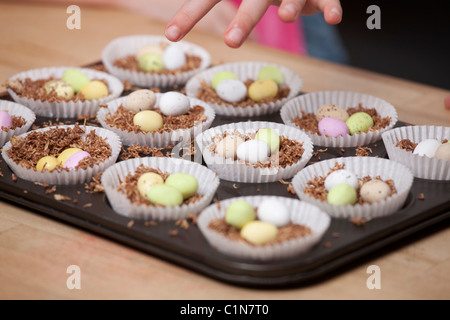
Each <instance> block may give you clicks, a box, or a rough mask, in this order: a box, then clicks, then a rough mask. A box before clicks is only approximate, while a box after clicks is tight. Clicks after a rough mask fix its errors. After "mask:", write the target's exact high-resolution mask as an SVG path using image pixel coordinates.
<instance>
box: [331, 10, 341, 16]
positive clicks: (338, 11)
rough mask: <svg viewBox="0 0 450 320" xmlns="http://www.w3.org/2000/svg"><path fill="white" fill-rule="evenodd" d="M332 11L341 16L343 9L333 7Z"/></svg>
mask: <svg viewBox="0 0 450 320" xmlns="http://www.w3.org/2000/svg"><path fill="white" fill-rule="evenodd" d="M331 13H334V14H335V15H337V16H339V17H340V16H341V14H342V13H341V10H339V9H338V8H333V9H331Z"/></svg>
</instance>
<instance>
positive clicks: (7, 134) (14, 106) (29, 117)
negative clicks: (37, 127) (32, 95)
mask: <svg viewBox="0 0 450 320" xmlns="http://www.w3.org/2000/svg"><path fill="white" fill-rule="evenodd" d="M0 111H7V112H8V113H9V115H10V116H16V117H19V116H20V117H22V118H24V119H25V121H26V123H25V124H24V125H23V126H21V127H20V128H16V129H10V130H8V131H3V130H0V148H1V147H3V145H4V144H5V143H6V142H8V141H9V139H11V138H12V137H14V136H19V135H21V134H22V133H25V132H27V131H28V129H30V127H31V126H32V125H33V123H34V120H36V115H35V114H34V112H33V111H31V110H30V109H28V108H27V107H25V106H22V105H20V104H18V103H14V102H11V101H4V100H3V101H2V100H0Z"/></svg>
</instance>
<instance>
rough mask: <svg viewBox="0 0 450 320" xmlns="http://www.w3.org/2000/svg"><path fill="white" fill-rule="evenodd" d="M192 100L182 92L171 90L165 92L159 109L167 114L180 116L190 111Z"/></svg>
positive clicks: (160, 100)
mask: <svg viewBox="0 0 450 320" xmlns="http://www.w3.org/2000/svg"><path fill="white" fill-rule="evenodd" d="M190 106H191V102H190V101H189V98H188V97H187V96H185V95H184V94H182V93H179V92H176V91H170V92H166V93H164V94H163V95H162V96H161V98H160V99H159V109H160V110H161V112H162V113H163V114H164V115H166V116H178V115H181V114H185V113H187V112H188V111H189V108H190Z"/></svg>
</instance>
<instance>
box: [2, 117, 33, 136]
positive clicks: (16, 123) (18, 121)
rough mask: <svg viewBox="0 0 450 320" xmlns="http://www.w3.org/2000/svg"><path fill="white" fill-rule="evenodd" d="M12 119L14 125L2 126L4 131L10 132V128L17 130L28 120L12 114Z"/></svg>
mask: <svg viewBox="0 0 450 320" xmlns="http://www.w3.org/2000/svg"><path fill="white" fill-rule="evenodd" d="M11 119H12V126H9V127H1V128H0V129H1V130H2V131H5V132H8V131H9V130H15V129H17V128H21V127H23V126H24V125H25V124H26V123H27V121H26V120H25V119H24V118H22V117H21V116H11Z"/></svg>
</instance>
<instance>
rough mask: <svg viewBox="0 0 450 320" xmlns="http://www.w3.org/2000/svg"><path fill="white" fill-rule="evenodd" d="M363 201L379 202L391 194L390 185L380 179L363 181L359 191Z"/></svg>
mask: <svg viewBox="0 0 450 320" xmlns="http://www.w3.org/2000/svg"><path fill="white" fill-rule="evenodd" d="M359 193H360V194H361V199H363V200H364V201H365V202H368V203H372V202H380V201H382V200H384V199H386V198H387V197H389V196H390V195H391V194H392V190H391V187H389V185H388V184H387V183H386V182H384V181H381V180H378V179H373V180H370V181H368V182H366V183H364V184H363V185H362V187H361V190H360V191H359Z"/></svg>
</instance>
